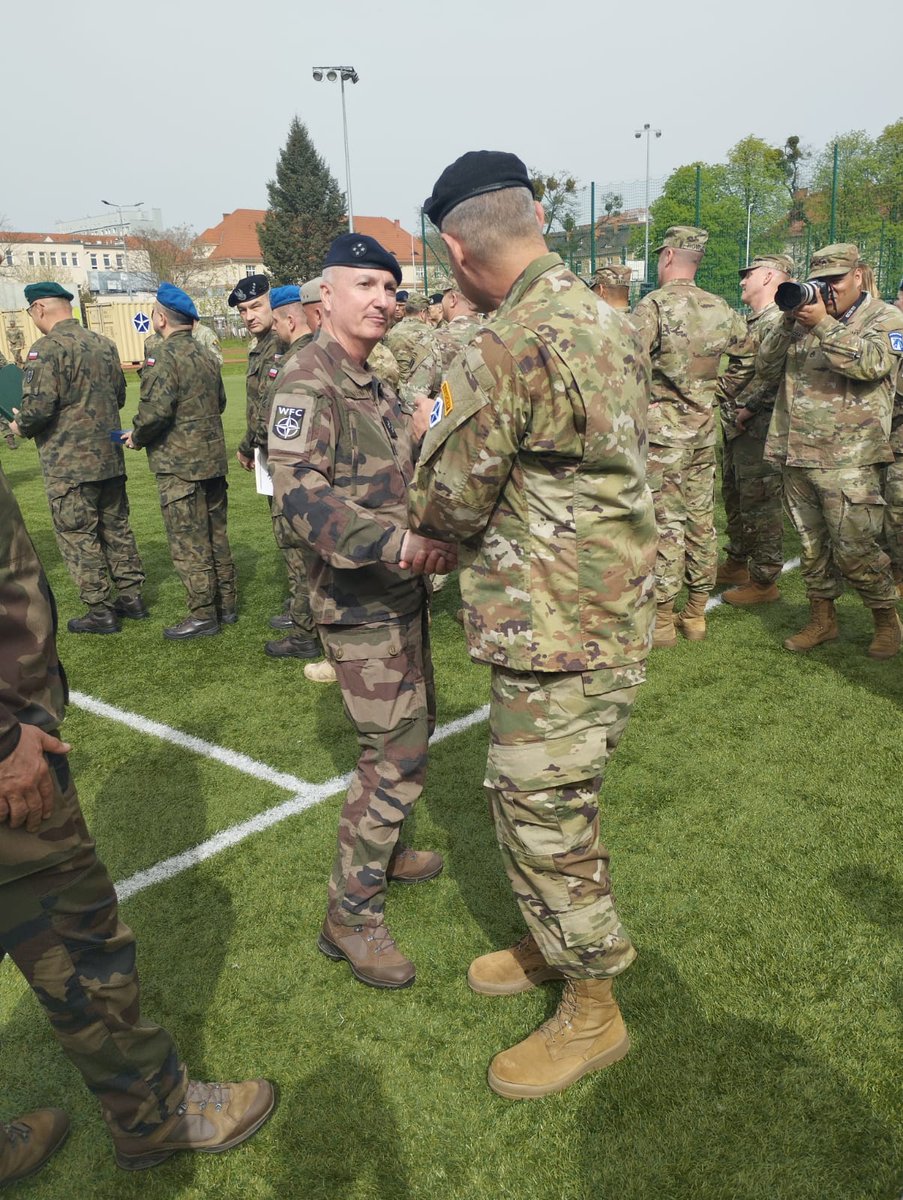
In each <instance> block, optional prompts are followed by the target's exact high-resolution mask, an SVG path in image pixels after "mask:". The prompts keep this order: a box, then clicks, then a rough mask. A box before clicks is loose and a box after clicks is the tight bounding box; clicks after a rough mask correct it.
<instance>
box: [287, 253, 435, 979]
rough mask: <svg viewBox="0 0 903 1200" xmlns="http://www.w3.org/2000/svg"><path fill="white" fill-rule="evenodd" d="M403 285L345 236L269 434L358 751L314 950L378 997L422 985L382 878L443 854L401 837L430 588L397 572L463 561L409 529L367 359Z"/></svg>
mask: <svg viewBox="0 0 903 1200" xmlns="http://www.w3.org/2000/svg"><path fill="white" fill-rule="evenodd" d="M400 279H401V272H400V270H399V268H398V263H397V262H396V260H395V259H394V258H393V257H392V256H391V255H390V254H388V253H387V251H386V250H384V249H383V247H382V246H380V245H379V243H378V242H376V241H374V239H373V238H370V237H366V236H365V235H362V234H354V233H349V234H343V235H342V236H341V237H338V238H336V240H335V241H334V242H333V243H332V246H331V247H330V249H329V253H328V254H327V256H326V261H325V263H324V271H323V280H324V289H323V291H324V320H323V328H322V329H321V330H320V332H319V334H318V335H317V337H316V339H315V340H314V341H313V343H311V345H309V346H306V347H304V348H303V349H302V350H300V351H297V352H295V353H293V354H291V355H288V356H286V358H285V359H284V361H283V365H282V369H281V371H280V375H279V379H278V381H277V387H276V389H275V393H274V396H273V403H272V409H271V416H270V436H269V462H270V470H271V474H272V476H273V489H274V493H275V500H276V503H277V504H278V505H279V506H280V511H281V513H282V521H283V523H284V524H285V527H286V533H287V536H289V537H291V538H292V539H293V540H294V541H295V542H296V543H297V544H299V545H303V546H306V547H309V548H310V550H312V551H314V552H315V555H316V557H315V558H314V559H313V560H312V562H311V567H310V585H311V605H312V608H313V613H314V617H315V618H316V621H317V625H318V627H319V631H320V636H321V638H322V640H323V643H324V646H325V647H326V651H327V654H328V656H329V659H330V662H331V663H332V666H333V668H334V670H335V673H336V676H337V677H338V683H339V686H340V688H341V690H342V700H343V702H344V705H345V712H346V714H347V716H348V718H349V720H350V721H351V723H352V724H353V726H354V729H355V732H356V734H357V739H358V745H359V747H360V756H359V758H358V764H357V769H356V771H355V774H354V778H353V779H352V782H351V785H350V786H349V788H348V795H347V797H346V799H345V804H344V807H343V809H342V814H341V817H340V823H339V837H338V848H337V853H336V858H335V863H334V866H333V872H332V878H331V880H330V884H329V901H328V907H327V914H326V920H325V921H324V923H323V928H322V930H321V932H320V937H319V940H318V943H317V944H318V946H319V948H320V950H322V951H323V953H324V954H326V955H328V956H329V957H330V958H333V959H345V960H347V962H348V963H349V964H350V966H351V970H352V972H353V973H354V975H355V977H356V978H358V979H360V980H361V981H362V982H364V983H368V984H371V985H372V986H374V987H385V988H398V987H406V986H407V985H408V984H410V983H412V982H413V980H414V975H415V971H414V964H413V963H412V962H410V960H409V959H407V958H406V957H405V956H404V955H403V954H402V953H401V952H400V951H399V950H398V948H397V947H396V945H395V943H394V941H393V939H392V936H391V934H390V933H389V930H388V928H387V926H386V923H385V915H384V908H385V900H386V890H387V883H388V880H390V879H396V880H399V881H402V882H409V883H413V882H417V881H418V880H424V879H430V878H432V877H433V876H435V875H437V874H438V873H439V872H440V871H441V869H442V859H441V858H440V857H439V855H438V854H433V853H430V852H427V851H419V852H418V851H413V850H408V849H406V848H404V847H402V846H401V845H400V844H399V840H398V839H399V833H400V829H401V824H402V822H403V821H404V819H405V817H407V816H408V814H409V813H410V812H411V810H412V808H413V806H414V804H415V802H416V801H417V799H418V797H419V796H420V793H421V791H422V789H423V779H424V775H425V772H426V762H427V743H428V739H429V734H430V732H431V730H432V729H433V726H434V724H435V697H434V690H433V672H432V663H431V660H430V650H429V625H428V619H427V617H428V614H427V609H426V602H427V588H426V584H425V582H424V580H423V579H422V578H421V577H419V576H418V575H414V574H412V573H411V571H409V570H407V569H405V568H403V567H402V565H401V563H402V560H403V559H404V558H405V557H406V556H407V555H414V556H416V555H417V554H418V553H421V554H422V555H423V561H417V562H416V563H415V565H416V566H417V567H418V569H422V570H427V571H429V570H436V569H437V567H438V568H440V569H441V566H442V560H441V556H440V551H441V552H442V554H444V553H447V554H448V557H449V559H450V560H451V562H450V564H449V565H453V560H454V553H453V551H452V549H451V548H450V547H435V546H431V544H430V543H427V542H426V541H425V539H420V538H418V537H417V536H416V535H414V534H411V533H410V531H409V530H408V529H407V508H406V497H407V489H408V487H409V486H410V484H411V480H412V477H413V449H412V445H411V439H410V434H409V432H408V423H407V419H406V418H405V416H404V414H403V413H402V410H401V408H400V406H399V402H398V399H397V397H396V396H395V394H394V392H392V391H391V390H390V389H388V388H387V387H385V385H384V384H382V383H381V382H380V381H379V380H378V379H377V378H376V377H375V376H374V375H373V373H372V371H371V370H370V367H369V365H368V362H367V355H368V354H369V352H370V350H371V349H372V347H373V346H374V345H375V344H376V342H377V341H378V340H379V339H380V338H381V337H382V336H383V334H384V333H385V331H386V328H387V325H388V320H389V313H390V312H391V308H392V305H393V303H394V293H395V286H396V284H397V283H398V282H400ZM434 560H436V561H434Z"/></svg>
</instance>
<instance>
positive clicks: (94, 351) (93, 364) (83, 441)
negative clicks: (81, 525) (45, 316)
mask: <svg viewBox="0 0 903 1200" xmlns="http://www.w3.org/2000/svg"><path fill="white" fill-rule="evenodd" d="M123 404H125V376H124V375H123V373H122V367H121V366H120V364H119V352H118V351H117V349H116V347H115V345H114V344H113V343H112V342H111V341H110V339H109V338H105V337H103V336H102V335H101V334H99V333H93V332H92V331H91V330H90V329H83V328H82V326H81V325H79V323H78V321H76V320H75V318H74V317H69V318H67V319H66V320H64V321H58V322H57V324H56V325H54V327H53V329H51V331H50V332H49V333H48V334H46V335H45V336H44V337H41V338H38V340H37V341H36V342H35V343H34V345H33V346H32V347H31V349H30V350H29V351H28V354H27V356H26V359H25V367H24V369H23V375H22V406H21V409H20V411H19V416H18V417H17V418H16V420H17V423H18V426H19V429H20V430H21V431H22V433H23V435H24V436H25V437H30V438H34V440H35V442H36V444H37V447H38V455H39V456H40V459H41V469H42V471H43V472H44V483H45V486H46V488H47V495H48V496H49V497H51V498H53V497H56V496H61V495H63V494H64V493H65V492H67V491H69V490H70V489H71V488H72V487H74V486H75V485H76V484H78V483H91V482H94V481H96V480H100V479H114V478H115V477H116V476H117V475H124V474H125V462H124V459H123V454H122V448H121V446H118V445H114V443H113V442H111V441H110V433H111V431H112V430H114V429H119V428H120V427H121V424H122V422H121V420H120V417H119V410H120V408H122V406H123Z"/></svg>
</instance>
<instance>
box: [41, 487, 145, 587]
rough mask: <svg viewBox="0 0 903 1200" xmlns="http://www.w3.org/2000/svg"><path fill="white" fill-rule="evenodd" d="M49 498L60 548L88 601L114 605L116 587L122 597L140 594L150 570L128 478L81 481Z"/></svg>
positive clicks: (67, 567) (68, 567)
mask: <svg viewBox="0 0 903 1200" xmlns="http://www.w3.org/2000/svg"><path fill="white" fill-rule="evenodd" d="M49 500H50V515H51V518H52V519H53V528H54V531H55V533H56V540H57V545H58V546H59V548H60V554H61V555H62V558H63V562H64V563H65V564H66V570H67V571H68V572H69V574H70V576H71V577H72V582H73V583H74V584H75V586H76V587H77V588H78V594H79V596H80V597H81V599H82V602H83V603H84V604H87V605H88V607H89V608H95V607H100V606H102V605H107V606H108V607H112V604H113V596H112V590H113V586H114V585H115V587H116V588H117V589H118V591H119V594H120V595H122V596H129V597H131V596H137V595H138V594H139V593H140V591H141V588H142V585H143V584H144V567H143V566H142V565H141V559H140V557H139V555H138V547H137V546H136V544H135V535H134V534H133V533H132V529H131V526H130V525H129V502H128V497H127V496H126V491H125V476H124V475H117V476H116V477H115V478H113V479H100V480H98V481H97V482H96V483H77V484H75V485H73V486H72V487H70V488H69V489H68V490H66V491H64V492H62V493H61V494H55V495H51V496H50V497H49Z"/></svg>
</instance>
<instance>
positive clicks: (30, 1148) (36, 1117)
mask: <svg viewBox="0 0 903 1200" xmlns="http://www.w3.org/2000/svg"><path fill="white" fill-rule="evenodd" d="M68 1136H69V1118H68V1117H67V1116H66V1114H65V1113H64V1112H63V1111H62V1110H61V1109H59V1108H39V1109H37V1110H36V1111H35V1112H30V1113H26V1114H25V1116H24V1117H19V1118H18V1119H17V1120H15V1121H10V1122H9V1124H8V1125H0V1188H2V1187H6V1185H7V1184H8V1183H15V1182H16V1180H17V1179H27V1178H28V1176H29V1175H34V1173H35V1171H40V1169H41V1167H43V1165H44V1163H45V1162H47V1160H48V1159H49V1158H50V1157H51V1156H52V1155H54V1154H56V1152H57V1150H59V1148H60V1146H62V1144H63V1142H65V1140H66V1138H67V1137H68Z"/></svg>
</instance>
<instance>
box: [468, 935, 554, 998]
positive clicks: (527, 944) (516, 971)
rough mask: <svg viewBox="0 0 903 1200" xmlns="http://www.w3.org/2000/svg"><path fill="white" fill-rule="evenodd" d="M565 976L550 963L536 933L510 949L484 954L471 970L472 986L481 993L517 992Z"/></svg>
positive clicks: (470, 983) (469, 978)
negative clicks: (541, 949) (537, 940)
mask: <svg viewBox="0 0 903 1200" xmlns="http://www.w3.org/2000/svg"><path fill="white" fill-rule="evenodd" d="M561 978H563V977H562V974H561V972H560V971H559V970H558V968H557V967H550V966H549V964H548V963H547V962H546V960H545V959H544V958H543V956H542V954H541V953H540V950H539V947H538V946H537V945H536V942H535V941H534V940H533V934H532V933H527V934H525V935H524V936H523V937H522V938H521V940H520V941H519V942H518V943H517V945H516V946H512V947H511V948H510V949H509V950H496V951H495V952H494V953H493V954H481V955H480V957H479V958H475V959H474V960H473V962H472V963H471V964H470V970H469V971H468V972H467V984H468V987H469V988H470V990H471V991H472V992H479V993H480V995H481V996H516V995H517V993H518V992H526V991H529V990H530V988H532V987H536V985H537V984H538V983H545V982H546V980H547V979H561Z"/></svg>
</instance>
